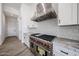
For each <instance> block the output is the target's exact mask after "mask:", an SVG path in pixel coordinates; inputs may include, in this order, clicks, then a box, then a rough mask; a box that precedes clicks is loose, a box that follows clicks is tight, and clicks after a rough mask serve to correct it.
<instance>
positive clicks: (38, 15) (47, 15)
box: [32, 3, 57, 22]
mask: <svg viewBox="0 0 79 59" xmlns="http://www.w3.org/2000/svg"><path fill="white" fill-rule="evenodd" d="M56 17H57V15H56V12H55V10H54V9H53V7H52V4H51V3H38V4H37V6H36V12H35V15H34V16H33V17H32V20H33V21H36V22H40V21H43V20H47V19H51V18H56Z"/></svg>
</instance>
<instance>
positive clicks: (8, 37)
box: [5, 36, 18, 39]
mask: <svg viewBox="0 0 79 59" xmlns="http://www.w3.org/2000/svg"><path fill="white" fill-rule="evenodd" d="M11 37H16V38H18V37H17V36H7V37H6V38H5V39H7V38H11Z"/></svg>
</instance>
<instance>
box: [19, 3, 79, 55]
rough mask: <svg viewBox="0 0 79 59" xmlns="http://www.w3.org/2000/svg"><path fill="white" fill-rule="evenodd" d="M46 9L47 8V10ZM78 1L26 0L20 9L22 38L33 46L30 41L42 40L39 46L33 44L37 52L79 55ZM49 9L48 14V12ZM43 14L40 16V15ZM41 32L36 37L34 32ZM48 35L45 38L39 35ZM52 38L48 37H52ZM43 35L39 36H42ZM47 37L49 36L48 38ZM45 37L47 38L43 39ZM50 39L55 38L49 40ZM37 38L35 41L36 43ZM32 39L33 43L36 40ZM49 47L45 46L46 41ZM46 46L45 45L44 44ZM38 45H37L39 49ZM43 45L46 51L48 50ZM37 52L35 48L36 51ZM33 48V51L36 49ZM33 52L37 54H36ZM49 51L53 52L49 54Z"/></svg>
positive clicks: (23, 41)
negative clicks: (31, 0) (38, 0)
mask: <svg viewBox="0 0 79 59" xmlns="http://www.w3.org/2000/svg"><path fill="white" fill-rule="evenodd" d="M46 8H47V9H46ZM78 9H79V4H77V3H45V4H44V3H29V4H28V3H23V4H21V8H20V17H19V19H21V20H19V22H20V24H19V25H21V26H22V27H21V28H20V30H21V34H20V33H19V35H20V36H19V39H20V40H21V41H22V43H24V44H25V45H27V46H28V48H31V49H30V50H31V51H32V47H31V41H30V40H33V39H35V40H36V41H37V40H38V41H39V42H42V43H41V45H42V46H40V45H39V44H37V43H38V42H37V43H35V45H36V46H34V47H33V49H35V52H36V50H37V52H38V51H39V52H38V53H37V54H35V55H43V56H78V55H79V53H78V52H79V49H78V48H79V46H78V45H79V25H78V24H79V19H78V18H79V17H78V13H79V11H78ZM51 11H52V12H51ZM47 12H48V13H47ZM40 16H41V17H40ZM36 33H38V34H37V35H36V36H37V37H36V36H32V35H33V34H36ZM42 35H46V36H45V37H44V38H42V37H40V36H42ZM48 36H49V37H53V39H47V38H49V37H48ZM39 37H40V38H39ZM46 37H47V38H46ZM41 38H42V39H41ZM43 39H46V40H43ZM47 40H52V42H49V41H47ZM36 41H34V42H36ZM34 42H32V43H34ZM44 42H45V43H47V46H48V45H49V46H51V48H50V47H49V49H47V48H46V49H45V48H44V45H43V43H44ZM32 45H33V44H32ZM45 45H46V44H45ZM36 47H38V48H36ZM43 48H44V49H45V50H46V51H47V50H49V51H47V52H45V51H44V50H43ZM33 51H34V50H33ZM33 51H32V52H33ZM35 52H34V53H35ZM49 52H50V53H49Z"/></svg>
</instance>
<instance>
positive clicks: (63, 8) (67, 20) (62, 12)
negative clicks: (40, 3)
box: [58, 3, 79, 26]
mask: <svg viewBox="0 0 79 59" xmlns="http://www.w3.org/2000/svg"><path fill="white" fill-rule="evenodd" d="M78 9H79V8H78V4H77V3H59V4H58V25H60V26H61V25H75V24H79V21H78V20H79V19H78V14H79V12H78Z"/></svg>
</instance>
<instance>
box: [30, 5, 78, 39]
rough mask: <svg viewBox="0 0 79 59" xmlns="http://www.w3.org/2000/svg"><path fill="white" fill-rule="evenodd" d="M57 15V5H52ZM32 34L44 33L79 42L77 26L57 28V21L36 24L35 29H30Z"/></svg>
mask: <svg viewBox="0 0 79 59" xmlns="http://www.w3.org/2000/svg"><path fill="white" fill-rule="evenodd" d="M52 6H53V7H54V9H55V11H56V13H57V14H58V4H52ZM30 31H31V32H32V33H37V32H39V33H46V34H51V35H56V36H58V37H63V38H68V39H72V40H79V25H74V26H62V27H60V26H58V23H57V19H50V20H46V21H42V22H38V27H37V29H31V30H30Z"/></svg>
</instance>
